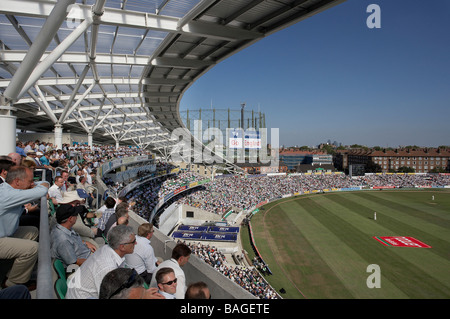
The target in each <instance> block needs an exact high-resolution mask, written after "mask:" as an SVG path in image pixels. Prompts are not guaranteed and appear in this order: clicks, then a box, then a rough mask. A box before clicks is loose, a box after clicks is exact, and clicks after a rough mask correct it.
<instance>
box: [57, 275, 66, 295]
mask: <svg viewBox="0 0 450 319" xmlns="http://www.w3.org/2000/svg"><path fill="white" fill-rule="evenodd" d="M55 293H56V296H57V297H58V299H65V298H66V293H67V282H66V280H64V279H63V278H58V279H57V280H56V282H55Z"/></svg>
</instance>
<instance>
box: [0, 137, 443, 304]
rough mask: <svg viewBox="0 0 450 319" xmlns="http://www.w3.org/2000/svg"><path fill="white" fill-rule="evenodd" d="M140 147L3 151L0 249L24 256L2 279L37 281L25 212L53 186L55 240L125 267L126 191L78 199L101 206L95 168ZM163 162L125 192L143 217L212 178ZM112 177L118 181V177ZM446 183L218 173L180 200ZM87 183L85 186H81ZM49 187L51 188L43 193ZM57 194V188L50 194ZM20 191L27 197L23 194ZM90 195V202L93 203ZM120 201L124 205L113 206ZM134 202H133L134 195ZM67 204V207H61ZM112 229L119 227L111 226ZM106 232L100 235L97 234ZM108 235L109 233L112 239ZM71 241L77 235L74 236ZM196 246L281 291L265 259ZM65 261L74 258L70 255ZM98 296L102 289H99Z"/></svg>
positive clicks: (32, 229)
mask: <svg viewBox="0 0 450 319" xmlns="http://www.w3.org/2000/svg"><path fill="white" fill-rule="evenodd" d="M135 155H148V154H147V153H146V152H145V151H143V150H140V149H138V148H135V147H122V148H118V149H116V148H115V147H113V146H94V147H89V146H87V145H74V146H69V145H67V144H64V145H63V147H62V149H55V147H54V146H53V145H52V144H51V143H44V142H39V141H30V142H27V143H23V144H22V143H20V142H18V143H17V147H16V152H15V153H10V154H8V156H3V157H2V158H0V184H1V185H0V187H1V188H2V189H1V190H2V191H1V192H0V204H1V205H0V218H1V220H0V242H1V243H3V244H4V245H3V244H2V249H0V258H3V259H8V258H9V259H11V258H14V259H16V260H19V262H15V263H14V265H13V269H12V270H11V272H10V275H9V278H8V280H7V281H6V282H4V283H2V285H3V287H12V286H14V285H25V286H27V287H29V288H30V287H32V286H33V283H32V282H30V276H31V271H32V270H33V268H34V267H35V263H36V260H37V246H38V242H37V234H38V232H37V228H38V227H39V220H38V221H37V222H36V221H33V222H32V223H30V221H29V220H27V219H26V218H24V217H27V215H31V213H34V214H35V216H36V217H37V218H39V210H40V208H39V205H38V204H39V203H37V204H35V201H36V200H38V199H39V198H40V197H42V196H44V195H45V194H47V196H48V197H47V198H48V199H49V200H50V201H49V202H52V203H53V204H54V205H55V206H57V210H56V212H57V215H56V221H57V224H58V225H57V226H58V228H59V230H60V231H61V233H59V235H58V236H56V235H55V236H54V237H52V240H56V239H55V238H63V237H64V235H68V234H71V235H70V236H72V237H70V238H71V240H74V238H76V242H77V245H79V246H80V247H81V246H83V245H85V246H83V255H82V256H77V255H76V252H75V255H73V254H72V255H71V256H70V257H71V258H72V259H73V258H75V259H74V260H75V263H78V262H79V263H80V264H81V266H83V265H84V264H85V261H89V262H88V264H91V263H95V261H92V257H91V256H100V254H97V255H95V254H94V253H93V252H94V251H102V252H103V253H104V254H105V256H106V255H107V256H114V259H115V260H116V261H115V262H116V264H115V265H111V266H112V267H111V269H114V268H117V267H120V266H121V264H120V263H121V260H122V259H117V258H116V255H115V254H117V255H118V256H119V257H123V256H125V255H126V254H131V253H132V252H133V249H132V247H133V246H127V247H125V245H135V244H136V234H134V232H133V231H132V230H130V228H124V227H117V226H122V225H123V226H126V225H127V223H128V214H127V210H128V208H127V209H122V206H123V205H122V206H121V205H119V199H118V200H117V202H116V203H111V205H108V207H105V208H104V210H102V209H100V210H99V211H97V213H96V214H94V215H93V216H91V217H89V218H87V213H86V212H89V211H88V210H87V209H84V210H83V213H81V210H78V208H77V207H79V206H84V205H86V206H87V207H91V208H92V207H93V204H92V201H90V200H89V197H83V196H82V195H83V193H86V194H87V195H90V194H91V193H92V189H91V188H90V187H89V185H91V186H92V185H93V184H94V183H95V171H96V170H97V169H98V168H99V167H100V166H101V165H102V164H103V163H105V162H107V161H109V160H111V159H114V158H122V157H129V156H135ZM156 166H157V170H156V173H158V172H159V171H164V170H166V171H165V172H164V174H161V176H157V177H155V178H153V179H151V180H150V181H149V182H148V183H146V184H144V185H142V186H140V187H138V188H136V189H134V190H132V191H131V192H129V193H128V194H127V195H126V197H125V198H122V199H121V200H120V201H123V202H124V203H126V202H127V200H128V201H129V202H130V203H131V204H132V209H133V210H134V211H135V212H136V213H137V214H139V215H141V216H143V217H149V214H150V213H151V212H152V210H153V209H154V208H155V207H156V205H157V204H158V203H160V202H162V201H164V200H166V199H167V196H168V195H170V194H174V193H173V191H175V190H177V189H179V188H180V187H182V186H185V185H189V184H191V183H193V182H197V181H201V180H204V177H202V176H200V175H197V174H195V173H191V172H181V173H177V174H169V171H171V169H172V168H173V166H171V165H170V164H165V163H162V162H158V163H156ZM36 168H41V169H43V171H44V172H47V173H46V176H49V177H50V178H46V180H47V181H48V184H47V185H46V186H45V185H37V186H35V184H34V181H33V172H34V170H35V169H36ZM145 173H146V172H145V170H142V171H141V170H139V172H138V175H139V176H138V178H145V177H146V176H145ZM158 175H159V174H158ZM59 176H60V177H59ZM155 176H156V175H155ZM107 182H112V183H114V182H113V181H107ZM445 185H450V176H448V175H444V174H440V175H437V174H417V175H409V174H404V175H399V174H374V175H367V176H361V177H353V178H351V177H348V176H345V175H343V174H336V175H335V174H331V175H325V174H323V175H315V174H314V175H300V176H255V177H240V176H232V177H223V178H216V179H214V180H212V181H210V182H209V183H206V184H203V185H202V186H201V187H198V188H197V190H198V191H195V192H194V191H189V192H186V194H187V196H185V197H184V198H181V199H180V200H179V202H180V203H189V204H191V205H195V206H197V207H200V208H203V209H205V210H207V211H210V212H213V213H216V214H222V213H223V212H224V210H225V209H228V208H230V207H233V208H235V209H237V210H241V209H249V208H251V207H253V206H255V205H257V204H259V203H261V202H263V201H266V200H272V199H276V198H280V197H282V196H284V195H288V194H294V193H303V192H307V191H312V190H324V189H333V188H352V187H364V188H368V187H398V188H402V187H436V186H437V187H442V186H445ZM50 186H51V187H50ZM122 186H123V185H118V191H120V188H121V187H122ZM50 188H51V191H50ZM79 190H81V191H82V192H81V193H80V192H78V191H79ZM22 192H23V193H22ZM25 192H27V194H29V195H27V196H25V195H24V196H22V195H21V194H25ZM59 192H60V194H59ZM19 193H20V194H19ZM43 193H45V194H44V195H42V194H43ZM49 194H56V195H52V196H49ZM69 194H70V195H69ZM59 195H62V196H59ZM16 197H17V198H19V197H20V200H19V199H17V198H16ZM69 198H70V200H69ZM12 202H13V203H14V205H12V206H11V205H10V203H12ZM86 202H87V203H89V202H90V203H89V204H86ZM113 204H117V205H115V206H114V208H113ZM67 205H68V206H67ZM58 206H59V207H58ZM126 206H127V207H128V204H127V203H126ZM61 207H63V208H64V209H61ZM58 209H59V210H58ZM107 209H108V210H111V217H114V223H110V221H109V219H108V222H107V226H108V227H107V228H105V229H103V230H102V229H101V228H100V230H99V226H98V224H96V223H98V222H99V221H100V220H101V217H102V214H104V215H103V216H106V212H107V211H106V210H107ZM36 210H37V213H36ZM119 210H120V211H122V210H123V211H124V212H123V215H122V213H120V214H119ZM28 217H32V216H28ZM74 217H75V218H74ZM80 217H82V222H81V223H84V222H85V220H86V219H89V220H91V221H92V220H93V222H92V223H93V224H92V225H84V226H86V227H88V229H89V231H90V234H91V235H89V236H91V239H93V241H89V239H90V238H89V236H87V237H85V236H83V235H82V234H81V228H79V227H77V221H79V219H80ZM94 217H96V218H94ZM26 220H27V221H26ZM25 221H26V222H25ZM55 227H56V226H55ZM106 229H108V231H107V232H105V230H106ZM112 229H114V231H113V232H112V233H111V230H112ZM67 232H69V233H67ZM110 233H111V234H112V235H111V237H110V236H109V235H108V234H110ZM116 233H117V234H116ZM104 235H108V238H106V237H104ZM114 236H116V238H114ZM68 238H69V237H68ZM99 238H100V243H99V242H98V241H96V239H99ZM105 239H107V240H106V241H105ZM15 240H25V241H27V245H21V247H19V245H16V244H15V242H14V241H15ZM108 242H109V243H108ZM65 243H66V244H67V243H69V240H68V241H67V242H65ZM10 247H14V249H13V250H12V249H10ZM52 247H53V246H52ZM104 247H107V248H104ZM191 249H192V251H193V252H194V253H195V254H197V255H198V256H199V257H200V258H202V259H203V260H205V261H206V262H207V263H208V264H209V265H211V266H212V267H214V268H215V269H216V270H218V271H219V272H221V273H222V274H223V275H224V276H225V277H227V278H229V279H231V280H233V281H234V282H236V283H237V284H238V285H240V286H241V287H243V288H244V289H246V290H248V291H249V292H251V293H252V294H254V295H255V296H258V297H259V298H267V299H270V298H277V294H276V293H275V292H274V291H273V290H272V288H271V287H270V286H269V285H268V284H267V283H266V282H265V280H264V279H263V278H262V276H261V275H260V274H259V272H258V271H257V269H259V270H260V271H264V264H261V263H260V262H258V261H255V263H254V267H243V266H240V265H236V266H233V265H230V264H229V263H228V262H227V261H226V259H225V256H224V255H223V254H222V253H220V252H219V251H218V250H217V249H216V248H215V247H213V246H209V245H201V244H197V245H195V244H193V246H191ZM63 250H64V253H65V254H66V253H68V250H67V249H65V248H64V249H63ZM186 251H187V254H186V255H184V256H182V259H180V260H181V261H180V262H178V264H179V266H182V265H184V264H185V263H186V262H187V261H188V259H189V254H190V250H186ZM11 252H14V254H15V255H14V256H12V255H11ZM25 255H26V256H32V257H31V258H28V260H27V261H26V263H25V262H23V264H20V260H21V258H23V257H21V256H25ZM61 258H62V257H61ZM108 258H109V257H108ZM96 259H97V258H96ZM172 259H174V258H172ZM65 264H66V265H67V263H65ZM100 266H101V264H100ZM24 267H25V268H26V269H24ZM86 267H87V266H84V267H83V269H86ZM80 268H81V267H80ZM100 268H102V267H100ZM102 269H103V268H102ZM104 269H106V268H104ZM104 275H106V272H105V273H102V276H104ZM77 276H78V277H76V278H77V280H81V279H82V280H85V279H86V278H84V277H83V278H81V277H80V273H78V274H77ZM96 280H97V282H96V285H97V286H96V289H97V290H98V289H99V287H98V285H99V284H100V281H98V278H96ZM173 283H174V284H175V283H176V281H173ZM34 284H35V283H34ZM30 289H31V288H30ZM151 295H152V296H149V297H155V296H156V297H158V296H157V294H154V293H152V294H151ZM93 296H94V297H98V291H97V293H96V294H94V295H93Z"/></svg>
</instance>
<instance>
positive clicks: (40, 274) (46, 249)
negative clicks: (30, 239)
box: [36, 196, 55, 299]
mask: <svg viewBox="0 0 450 319" xmlns="http://www.w3.org/2000/svg"><path fill="white" fill-rule="evenodd" d="M36 298H37V299H55V290H54V288H53V268H52V255H51V251H50V226H49V219H48V205H47V197H46V196H42V197H41V212H40V224H39V250H38V269H37V287H36Z"/></svg>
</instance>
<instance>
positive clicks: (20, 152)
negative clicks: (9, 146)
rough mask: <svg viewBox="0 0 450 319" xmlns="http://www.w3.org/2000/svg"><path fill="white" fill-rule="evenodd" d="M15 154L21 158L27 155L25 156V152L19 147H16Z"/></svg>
mask: <svg viewBox="0 0 450 319" xmlns="http://www.w3.org/2000/svg"><path fill="white" fill-rule="evenodd" d="M16 153H18V154H20V155H22V156H25V157H27V154H25V151H24V150H23V148H21V147H19V146H16Z"/></svg>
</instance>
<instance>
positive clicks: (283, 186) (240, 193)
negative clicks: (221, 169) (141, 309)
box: [178, 174, 450, 214]
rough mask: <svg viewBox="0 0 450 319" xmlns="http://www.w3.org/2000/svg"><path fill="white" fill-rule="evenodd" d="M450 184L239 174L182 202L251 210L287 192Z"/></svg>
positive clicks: (422, 179) (434, 178) (439, 179)
mask: <svg viewBox="0 0 450 319" xmlns="http://www.w3.org/2000/svg"><path fill="white" fill-rule="evenodd" d="M445 185H450V176H448V175H436V174H434V175H432V174H425V175H407V174H405V175H397V174H392V175H390V174H389V175H384V174H383V175H381V174H380V175H367V176H358V177H353V178H351V177H349V176H347V175H344V174H330V175H325V174H320V175H319V174H317V175H297V176H257V177H250V178H241V177H237V176H233V177H223V178H216V179H214V180H213V181H211V182H210V183H208V184H206V185H205V188H204V189H201V190H199V191H197V192H193V193H191V194H190V195H188V196H186V197H184V198H182V199H180V200H179V201H178V202H179V203H180V204H189V205H192V206H195V207H199V208H201V209H203V210H206V211H209V212H212V213H215V214H223V213H224V212H225V210H226V209H228V208H229V207H233V208H235V209H236V210H247V209H250V208H251V207H253V206H255V205H257V204H259V203H261V202H263V201H265V200H271V199H276V198H280V197H282V196H284V195H288V194H295V193H304V192H311V191H313V190H324V189H328V190H331V189H333V188H353V187H363V188H367V187H379V186H384V187H397V188H407V187H416V186H421V187H436V186H445Z"/></svg>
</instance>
